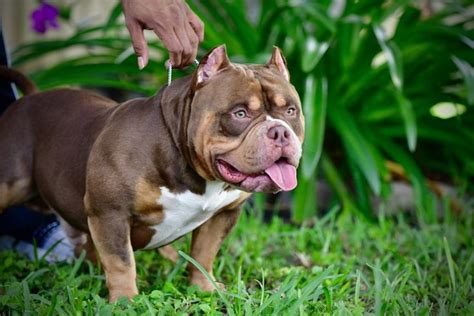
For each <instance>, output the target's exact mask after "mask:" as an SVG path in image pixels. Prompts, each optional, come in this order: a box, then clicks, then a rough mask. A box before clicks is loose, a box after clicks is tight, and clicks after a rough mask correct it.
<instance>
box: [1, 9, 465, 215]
mask: <svg viewBox="0 0 474 316" xmlns="http://www.w3.org/2000/svg"><path fill="white" fill-rule="evenodd" d="M187 2H188V4H189V5H190V6H191V8H192V9H193V11H194V12H195V13H196V14H197V15H198V16H199V17H200V18H201V19H202V20H203V22H204V24H205V40H204V42H203V43H202V45H201V49H200V53H199V56H203V55H204V54H205V53H206V52H207V51H208V50H209V49H211V48H212V47H215V46H217V45H220V44H222V43H225V44H226V45H227V51H228V54H229V56H230V58H231V60H232V61H233V62H242V63H264V62H266V61H267V60H268V59H269V57H270V54H271V51H272V46H273V45H277V46H279V47H280V48H282V50H283V52H284V54H285V56H286V58H287V62H288V68H289V70H290V74H291V81H292V83H293V84H294V85H295V87H296V89H297V90H298V92H299V94H300V96H301V99H302V103H303V109H304V114H305V116H306V138H305V143H304V151H303V159H302V162H301V165H300V168H299V175H298V176H299V185H298V187H297V189H296V190H295V191H293V192H292V193H291V194H285V195H276V196H264V195H261V194H258V195H256V196H255V198H254V200H253V207H254V208H257V209H261V210H266V211H267V212H268V214H270V213H271V214H279V215H280V216H283V217H285V218H287V219H288V220H291V221H293V222H296V223H300V222H303V221H304V220H308V219H312V218H314V217H315V215H321V214H323V213H325V212H327V211H328V210H331V209H338V210H339V211H340V212H351V213H353V214H356V215H357V216H359V215H360V216H361V217H363V218H366V219H368V220H371V219H373V218H374V217H376V216H377V214H378V213H380V212H381V211H383V212H384V213H386V214H397V213H398V212H400V211H403V212H404V213H407V214H416V217H417V218H420V219H422V220H423V221H428V222H429V221H433V220H436V219H437V218H439V217H440V216H444V215H443V214H445V213H446V212H450V213H451V214H456V213H459V212H463V211H465V210H466V208H472V203H473V202H472V201H473V198H472V194H473V189H474V188H473V185H474V182H473V179H474V130H473V128H472V127H473V126H474V70H473V66H472V65H473V64H474V53H473V48H474V40H473V39H474V36H473V35H474V5H472V2H470V1H462V0H453V1H448V0H447V1H434V0H433V1H430V0H418V1H403V0H400V1H369V0H360V1H350V0H347V1H346V0H333V1H329V0H323V1H304V0H300V1H297V0H294V1H290V0H276V1H263V0H260V1H257V0H255V1H244V0H236V1H223V0H209V1H187ZM48 3H49V4H50V5H53V6H55V7H56V8H58V9H59V17H58V18H57V19H56V20H55V21H49V22H45V25H44V28H42V29H41V28H39V29H38V27H36V28H33V27H32V22H33V21H32V20H31V19H32V18H31V13H32V12H33V11H34V10H36V9H37V8H38V7H39V6H40V5H41V2H40V1H32V0H15V1H13V0H2V1H1V2H0V12H1V18H2V25H3V32H4V35H5V39H6V43H7V47H8V48H9V49H10V52H11V59H12V64H13V66H14V67H15V68H18V69H20V70H22V71H24V72H25V73H26V74H27V75H28V76H29V77H30V78H31V79H32V80H33V81H34V82H35V83H36V84H37V85H38V86H39V88H40V89H41V90H44V89H51V88H54V87H59V86H81V87H86V88H90V89H97V90H100V91H101V93H103V94H106V95H108V96H109V97H111V98H113V99H116V100H118V101H122V100H125V99H129V98H131V97H135V96H149V95H153V94H155V93H156V92H157V91H158V89H159V88H160V87H161V86H162V85H163V84H165V82H166V70H165V67H164V62H165V60H166V59H167V53H166V51H165V50H164V49H163V47H162V46H161V43H160V42H159V41H158V39H157V38H156V37H155V35H154V34H147V37H149V46H150V49H151V56H152V57H151V60H150V63H149V65H148V66H147V67H146V68H145V69H144V70H142V71H139V70H138V67H137V64H136V58H135V56H134V54H133V50H132V48H131V42H130V37H129V35H128V32H127V30H126V28H125V26H124V22H123V16H122V14H121V7H120V5H119V4H118V1H112V0H101V1H98V0H81V1H78V0H76V1H74V0H62V1H60V0H50V1H48ZM51 22H52V23H51ZM48 23H49V24H48ZM51 25H56V27H51ZM192 71H193V67H190V69H187V70H185V71H174V77H175V78H176V77H178V76H183V75H186V74H189V73H191V72H192Z"/></svg>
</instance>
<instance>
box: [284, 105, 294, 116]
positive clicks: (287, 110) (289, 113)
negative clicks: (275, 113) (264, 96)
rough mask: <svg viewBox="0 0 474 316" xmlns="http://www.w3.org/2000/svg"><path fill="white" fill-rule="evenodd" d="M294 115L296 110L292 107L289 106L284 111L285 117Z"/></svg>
mask: <svg viewBox="0 0 474 316" xmlns="http://www.w3.org/2000/svg"><path fill="white" fill-rule="evenodd" d="M295 113H296V108H295V107H294V106H290V107H289V108H287V109H286V115H288V116H293V115H295Z"/></svg>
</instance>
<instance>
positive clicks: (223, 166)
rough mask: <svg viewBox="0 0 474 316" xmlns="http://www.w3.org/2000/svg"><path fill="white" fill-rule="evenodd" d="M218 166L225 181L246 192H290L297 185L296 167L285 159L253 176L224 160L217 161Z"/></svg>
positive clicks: (280, 159)
mask: <svg viewBox="0 0 474 316" xmlns="http://www.w3.org/2000/svg"><path fill="white" fill-rule="evenodd" d="M216 165H217V170H218V172H219V174H220V176H221V177H222V178H223V180H225V181H226V182H229V183H232V184H234V185H236V186H238V187H240V188H242V189H244V190H246V191H254V192H278V191H282V190H283V191H290V190H293V189H294V188H295V187H296V184H297V180H296V167H295V166H294V165H292V164H290V163H289V162H288V159H286V158H283V157H281V158H279V159H278V160H277V161H275V162H274V163H273V164H271V165H270V166H268V167H266V168H263V169H262V170H261V171H260V172H258V173H253V174H247V173H244V172H242V171H240V170H238V169H237V168H236V167H234V166H233V165H232V164H231V163H229V162H228V161H225V160H223V159H217V161H216Z"/></svg>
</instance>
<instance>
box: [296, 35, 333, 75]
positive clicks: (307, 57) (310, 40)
mask: <svg viewBox="0 0 474 316" xmlns="http://www.w3.org/2000/svg"><path fill="white" fill-rule="evenodd" d="M328 48H329V42H321V43H320V42H318V41H317V40H316V38H314V37H313V36H308V37H307V38H306V41H305V44H304V48H303V49H302V52H303V57H302V59H301V68H302V69H303V71H304V72H311V71H312V70H313V69H314V67H316V65H317V64H318V63H319V61H320V60H321V58H322V57H323V56H324V54H325V53H326V52H327V50H328Z"/></svg>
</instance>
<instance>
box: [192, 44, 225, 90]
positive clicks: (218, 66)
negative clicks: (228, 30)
mask: <svg viewBox="0 0 474 316" xmlns="http://www.w3.org/2000/svg"><path fill="white" fill-rule="evenodd" d="M229 65H230V61H229V58H228V57H227V52H226V49H225V45H221V46H217V47H216V48H214V49H213V50H211V51H210V52H209V53H208V54H207V55H206V56H204V57H203V58H202V59H201V62H200V63H199V66H198V69H197V75H196V83H197V84H198V85H202V84H205V83H206V82H207V81H209V79H211V78H212V77H213V76H214V75H215V74H217V73H218V72H219V71H220V70H222V69H224V68H226V67H228V66H229Z"/></svg>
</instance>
